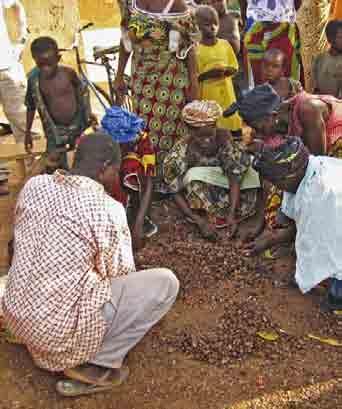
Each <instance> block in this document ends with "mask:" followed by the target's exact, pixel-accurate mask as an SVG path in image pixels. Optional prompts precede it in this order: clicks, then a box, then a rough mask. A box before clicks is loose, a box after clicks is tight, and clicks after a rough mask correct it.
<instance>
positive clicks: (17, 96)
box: [0, 63, 26, 143]
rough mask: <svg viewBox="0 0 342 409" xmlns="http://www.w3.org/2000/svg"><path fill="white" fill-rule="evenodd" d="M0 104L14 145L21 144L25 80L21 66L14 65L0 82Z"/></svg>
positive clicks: (24, 124) (24, 115) (23, 132)
mask: <svg viewBox="0 0 342 409" xmlns="http://www.w3.org/2000/svg"><path fill="white" fill-rule="evenodd" d="M0 92H1V102H2V104H3V109H4V113H5V115H6V117H7V119H8V121H9V123H10V125H11V128H12V132H13V135H14V138H15V140H16V143H23V142H24V138H25V128H26V107H25V104H24V102H25V94H26V78H25V73H24V69H23V67H22V65H21V64H19V63H18V64H15V65H14V66H13V67H11V68H10V69H9V70H7V71H6V72H5V73H3V75H2V77H1V81H0Z"/></svg>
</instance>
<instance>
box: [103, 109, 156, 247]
mask: <svg viewBox="0 0 342 409" xmlns="http://www.w3.org/2000/svg"><path fill="white" fill-rule="evenodd" d="M101 125H102V127H103V129H104V130H105V131H106V132H107V133H108V134H110V135H111V137H112V138H113V139H114V140H115V141H116V142H118V143H120V149H121V156H122V162H121V169H120V183H118V184H115V185H114V186H113V189H112V196H113V198H114V199H116V200H118V201H120V202H121V203H122V204H123V205H124V206H125V207H126V210H127V218H128V223H129V225H130V228H131V231H132V236H133V238H134V242H135V243H138V247H139V246H140V245H141V244H142V240H143V237H151V236H153V235H154V234H156V233H157V231H158V227H157V226H156V225H155V224H154V223H153V222H152V221H151V219H150V217H149V211H150V207H151V202H152V177H153V176H155V168H156V155H155V151H154V147H153V144H152V142H151V140H150V138H149V135H148V133H147V132H146V131H145V122H144V121H143V120H142V119H141V118H139V117H138V116H137V115H135V114H134V113H131V112H128V111H126V110H124V109H122V108H120V107H118V106H113V107H112V108H111V109H110V110H108V111H107V113H106V115H105V117H104V118H103V119H102V121H101Z"/></svg>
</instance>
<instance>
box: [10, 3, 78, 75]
mask: <svg viewBox="0 0 342 409" xmlns="http://www.w3.org/2000/svg"><path fill="white" fill-rule="evenodd" d="M22 2H23V4H24V7H25V10H26V14H27V17H28V26H29V29H30V33H31V34H30V41H32V40H33V39H34V38H36V37H38V36H42V35H48V36H51V37H53V38H55V39H56V40H57V42H58V45H59V47H60V48H65V47H69V46H70V45H71V44H72V41H73V36H74V31H75V29H76V27H77V26H78V25H79V21H80V15H79V5H78V3H79V2H78V0H22ZM11 13H12V12H11V11H9V12H8V13H7V18H8V20H7V21H8V22H9V24H10V28H11V30H10V31H11V35H12V36H13V37H14V38H15V32H14V30H13V15H12V14H11ZM29 46H30V43H29V44H28V46H27V47H26V50H25V53H24V65H25V68H26V70H29V69H30V68H32V66H33V62H32V59H31V55H30V51H29ZM63 61H64V62H65V63H66V64H72V63H73V61H74V58H73V55H72V53H70V54H65V56H64V57H63Z"/></svg>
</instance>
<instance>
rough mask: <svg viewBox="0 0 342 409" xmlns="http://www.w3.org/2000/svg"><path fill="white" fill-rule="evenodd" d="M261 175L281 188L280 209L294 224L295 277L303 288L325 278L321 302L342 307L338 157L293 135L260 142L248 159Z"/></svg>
mask: <svg viewBox="0 0 342 409" xmlns="http://www.w3.org/2000/svg"><path fill="white" fill-rule="evenodd" d="M253 166H254V168H255V169H256V170H257V171H258V172H259V173H260V175H261V176H262V177H264V178H265V179H266V180H269V181H270V182H272V183H273V184H274V185H276V186H277V187H278V188H279V189H282V190H283V191H284V192H285V193H284V198H283V202H282V211H283V212H284V213H285V214H286V215H287V216H288V217H289V218H291V219H292V220H294V221H295V225H292V227H291V234H292V237H293V238H294V236H295V234H296V231H297V235H296V253H297V262H296V275H295V278H296V281H297V284H298V286H299V288H300V290H301V291H302V292H303V293H306V292H308V291H310V290H311V289H312V288H313V287H315V286H316V285H317V284H319V283H320V282H322V281H324V280H326V279H329V278H330V279H331V285H330V289H329V292H328V296H327V300H326V302H325V305H324V306H325V307H328V308H329V309H330V310H342V253H341V250H340V243H341V240H342V233H341V231H340V229H339V228H338V226H341V225H342V189H341V181H340V180H341V174H342V161H340V160H338V159H334V158H328V157H324V156H312V155H309V151H308V149H307V148H306V147H305V146H304V144H303V142H302V141H301V140H300V139H299V138H292V137H291V138H288V139H287V140H286V142H285V143H284V144H281V145H280V146H278V147H277V148H268V147H263V148H262V149H261V150H260V151H259V152H258V153H257V154H256V158H255V160H254V163H253Z"/></svg>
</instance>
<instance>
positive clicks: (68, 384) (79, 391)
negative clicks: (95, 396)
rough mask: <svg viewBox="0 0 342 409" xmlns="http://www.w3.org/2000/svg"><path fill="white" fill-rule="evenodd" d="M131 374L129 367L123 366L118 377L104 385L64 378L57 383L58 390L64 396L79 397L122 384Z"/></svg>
mask: <svg viewBox="0 0 342 409" xmlns="http://www.w3.org/2000/svg"><path fill="white" fill-rule="evenodd" d="M128 375H129V369H128V368H127V367H126V368H121V369H120V373H119V374H118V376H117V377H114V378H111V380H110V381H108V382H107V383H104V384H102V385H98V384H92V385H91V384H89V383H84V382H80V381H77V380H74V379H64V380H61V381H58V382H57V384H56V391H57V392H58V393H59V394H60V395H62V396H64V397H70V398H71V397H77V396H82V395H90V394H92V393H99V392H106V391H109V390H111V389H114V388H115V387H117V386H120V385H121V384H122V383H123V382H125V381H126V379H127V378H128Z"/></svg>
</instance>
